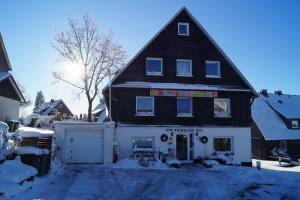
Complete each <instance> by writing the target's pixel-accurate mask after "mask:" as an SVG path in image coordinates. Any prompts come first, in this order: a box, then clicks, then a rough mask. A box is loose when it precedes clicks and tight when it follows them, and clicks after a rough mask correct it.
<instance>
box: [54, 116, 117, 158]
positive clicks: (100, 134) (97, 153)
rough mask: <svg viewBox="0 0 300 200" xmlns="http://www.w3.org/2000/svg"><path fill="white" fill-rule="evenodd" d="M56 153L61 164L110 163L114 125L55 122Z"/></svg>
mask: <svg viewBox="0 0 300 200" xmlns="http://www.w3.org/2000/svg"><path fill="white" fill-rule="evenodd" d="M54 130H55V141H56V153H57V156H58V157H59V158H60V159H61V161H62V162H63V163H111V162H112V145H113V135H114V124H110V123H85V122H76V123H74V122H55V123H54Z"/></svg>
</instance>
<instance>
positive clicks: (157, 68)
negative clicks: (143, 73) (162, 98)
mask: <svg viewBox="0 0 300 200" xmlns="http://www.w3.org/2000/svg"><path fill="white" fill-rule="evenodd" d="M162 61H163V60H162V58H147V59H146V70H147V75H158V76H161V75H162Z"/></svg>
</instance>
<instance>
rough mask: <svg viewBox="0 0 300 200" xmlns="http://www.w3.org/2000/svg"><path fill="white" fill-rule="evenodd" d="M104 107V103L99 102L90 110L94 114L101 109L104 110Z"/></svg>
mask: <svg viewBox="0 0 300 200" xmlns="http://www.w3.org/2000/svg"><path fill="white" fill-rule="evenodd" d="M105 108H106V106H105V104H103V103H99V104H98V105H97V106H96V107H95V108H94V110H93V111H92V114H93V115H96V114H98V113H100V112H101V111H102V110H104V109H105Z"/></svg>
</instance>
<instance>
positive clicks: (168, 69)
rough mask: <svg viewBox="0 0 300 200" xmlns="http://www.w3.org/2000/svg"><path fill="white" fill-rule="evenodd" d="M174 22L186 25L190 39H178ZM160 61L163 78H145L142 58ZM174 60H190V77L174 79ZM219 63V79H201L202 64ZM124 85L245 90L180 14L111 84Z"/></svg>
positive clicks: (217, 55) (144, 60) (241, 83)
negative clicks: (168, 84) (173, 84)
mask: <svg viewBox="0 0 300 200" xmlns="http://www.w3.org/2000/svg"><path fill="white" fill-rule="evenodd" d="M178 22H188V23H189V26H190V36H178V34H177V24H178ZM147 57H159V58H163V76H147V75H146V58H147ZM176 59H191V60H192V72H193V77H177V76H176ZM206 60H218V61H220V62H221V76H222V78H220V79H216V78H206V77H205V74H206V73H205V61H206ZM126 81H147V82H177V83H191V84H197V83H198V84H210V85H236V86H241V87H245V88H248V87H247V86H246V84H245V82H244V81H243V80H242V78H241V77H240V76H239V75H238V74H237V73H236V71H235V70H233V68H232V66H231V65H230V63H228V62H227V60H226V59H225V58H224V56H223V55H222V54H221V53H220V52H219V51H218V50H217V48H216V47H215V46H214V45H213V44H212V43H211V42H210V40H209V39H208V38H207V37H206V36H205V34H204V33H203V32H202V31H201V30H200V29H199V28H198V27H197V25H196V24H195V23H194V22H193V21H192V19H191V18H190V17H189V16H188V14H187V13H186V11H185V10H184V11H183V12H181V13H180V14H179V15H178V16H177V17H176V18H175V19H174V20H173V21H172V22H171V23H170V24H169V26H168V27H167V28H166V29H165V30H164V31H162V32H161V33H160V35H159V36H158V37H157V38H156V39H155V40H154V41H153V42H152V43H151V44H150V45H149V46H148V47H147V48H146V49H144V51H143V52H142V53H141V54H140V55H139V56H137V57H136V59H135V60H134V61H133V62H132V63H131V64H130V65H129V66H128V67H127V68H126V69H125V70H124V71H123V72H122V74H120V75H119V76H118V77H117V78H116V79H115V81H114V82H113V84H118V83H123V82H126Z"/></svg>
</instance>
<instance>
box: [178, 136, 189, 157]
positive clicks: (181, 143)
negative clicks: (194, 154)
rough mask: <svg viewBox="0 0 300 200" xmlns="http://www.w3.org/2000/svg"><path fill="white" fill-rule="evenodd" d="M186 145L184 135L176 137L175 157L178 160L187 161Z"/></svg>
mask: <svg viewBox="0 0 300 200" xmlns="http://www.w3.org/2000/svg"><path fill="white" fill-rule="evenodd" d="M187 153H188V143H187V136H186V135H176V157H177V159H178V160H187V159H188V158H187V157H188V156H187Z"/></svg>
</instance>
